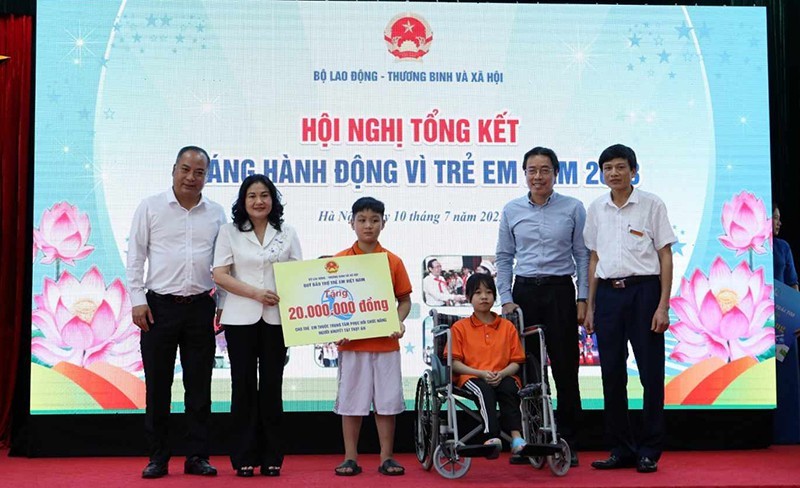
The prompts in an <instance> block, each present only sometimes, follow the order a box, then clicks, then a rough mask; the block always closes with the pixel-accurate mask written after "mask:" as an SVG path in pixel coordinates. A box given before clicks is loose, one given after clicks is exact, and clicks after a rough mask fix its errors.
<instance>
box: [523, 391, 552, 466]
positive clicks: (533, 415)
mask: <svg viewBox="0 0 800 488" xmlns="http://www.w3.org/2000/svg"><path fill="white" fill-rule="evenodd" d="M538 402H539V399H537V398H533V399H525V400H523V404H524V406H525V407H524V408H525V413H526V416H525V417H526V419H525V420H526V421H525V432H524V433H523V437H524V439H525V442H527V443H528V444H546V443H547V437H546V436H545V434H544V431H542V429H541V426H542V413H541V412H540V410H541V409H540V408H538V405H539V403H538ZM528 460H529V461H530V463H531V466H533V467H534V468H536V469H542V468H543V467H544V462H545V457H544V456H529V457H528Z"/></svg>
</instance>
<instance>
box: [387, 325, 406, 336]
mask: <svg viewBox="0 0 800 488" xmlns="http://www.w3.org/2000/svg"><path fill="white" fill-rule="evenodd" d="M405 333H406V326H405V324H404V323H402V322H400V330H399V331H396V332H392V335H390V336H389V337H391V338H392V339H400V338H401V337H403V336H404V335H405Z"/></svg>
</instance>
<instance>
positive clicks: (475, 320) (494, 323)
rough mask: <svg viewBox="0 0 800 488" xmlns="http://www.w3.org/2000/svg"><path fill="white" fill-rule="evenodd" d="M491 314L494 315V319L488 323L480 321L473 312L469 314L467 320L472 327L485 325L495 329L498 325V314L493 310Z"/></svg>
mask: <svg viewBox="0 0 800 488" xmlns="http://www.w3.org/2000/svg"><path fill="white" fill-rule="evenodd" d="M492 315H493V316H494V321H492V323H490V324H484V323H483V322H481V321H480V319H478V317H476V316H475V314H472V315H470V317H469V321H470V324H472V326H473V327H484V326H485V327H491V328H492V329H497V328H498V327H500V316H499V315H497V314H496V313H494V312H492Z"/></svg>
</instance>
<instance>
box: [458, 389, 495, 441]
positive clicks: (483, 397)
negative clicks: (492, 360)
mask: <svg viewBox="0 0 800 488" xmlns="http://www.w3.org/2000/svg"><path fill="white" fill-rule="evenodd" d="M464 389H465V390H469V391H470V392H471V393H473V394H474V395H475V396H476V397H477V399H478V402H477V403H478V411H479V413H480V415H481V418H482V419H483V425H484V429H483V433H484V434H488V437H487V439H489V438H492V437H498V436H499V435H500V423H499V422H498V421H497V397H496V396H495V391H494V388H492V387H491V386H489V383H487V382H486V381H485V380H482V379H480V378H470V379H469V380H468V381H467V382H466V383H464Z"/></svg>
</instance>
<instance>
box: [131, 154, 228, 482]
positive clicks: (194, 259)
mask: <svg viewBox="0 0 800 488" xmlns="http://www.w3.org/2000/svg"><path fill="white" fill-rule="evenodd" d="M209 162H210V160H209V157H208V154H207V153H206V151H204V150H203V149H201V148H199V147H196V146H187V147H184V148H182V149H181V150H180V151H179V152H178V157H177V159H176V162H175V165H174V166H173V167H172V188H171V189H169V190H167V191H166V192H163V193H160V194H157V195H153V196H151V197H148V198H146V199H144V200H143V201H142V203H141V204H139V207H138V208H137V209H136V213H135V214H134V217H133V224H132V225H131V233H130V238H129V240H128V265H127V277H128V288H129V292H130V296H131V302H132V305H133V322H134V323H135V324H136V325H137V326H138V327H139V328H140V329H142V334H141V349H142V362H143V363H144V372H145V385H146V388H147V399H146V402H147V407H146V411H145V432H146V434H147V436H148V441H149V445H150V462H149V464H148V465H147V467H146V468H145V469H144V471H143V472H142V477H143V478H160V477H162V476H164V475H166V474H167V472H168V469H167V466H168V463H169V458H170V448H169V442H168V438H169V435H168V424H169V412H170V405H171V402H172V398H171V390H172V379H173V377H174V371H175V356H176V350H177V348H178V346H180V351H181V367H182V369H183V385H184V389H185V391H186V393H185V397H184V403H185V411H186V418H187V422H188V426H189V432H188V435H187V441H188V443H187V449H188V452H187V457H186V462H185V463H184V473H187V474H198V475H205V476H213V475H216V474H217V471H216V469H215V468H214V467H213V466H211V465H210V464H209V463H208V455H209V449H208V421H209V418H210V416H211V371H212V368H213V365H214V350H215V345H216V344H215V341H214V314H215V311H216V308H217V306H216V302H215V300H214V298H213V297H212V296H211V295H210V293H209V292H210V291H211V289H212V288H213V287H214V283H213V281H212V279H211V263H212V260H213V257H214V243H215V241H216V238H217V233H218V232H219V228H220V226H221V225H222V224H224V223H225V220H226V219H225V211H224V210H223V208H222V206H220V205H219V204H217V203H215V202H212V201H211V200H208V199H207V198H205V197H203V195H202V190H203V186H204V185H205V182H206V173H207V170H208V164H209ZM145 261H147V268H148V271H147V279H146V280H145V272H144V269H145Z"/></svg>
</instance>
